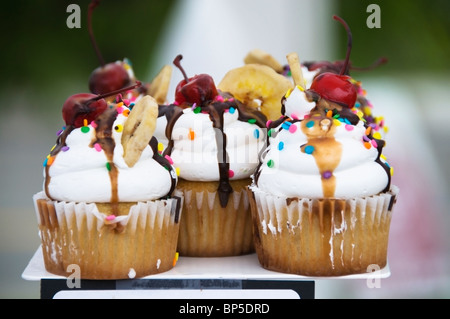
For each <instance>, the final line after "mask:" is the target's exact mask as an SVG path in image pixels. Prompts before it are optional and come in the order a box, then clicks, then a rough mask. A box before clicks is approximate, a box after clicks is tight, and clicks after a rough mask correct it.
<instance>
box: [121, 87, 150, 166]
mask: <svg viewBox="0 0 450 319" xmlns="http://www.w3.org/2000/svg"><path fill="white" fill-rule="evenodd" d="M157 118H158V103H157V102H156V100H155V99H154V98H153V97H151V96H149V95H146V96H144V97H143V98H142V99H140V100H139V101H138V102H137V103H136V105H135V106H134V107H133V109H132V110H131V112H130V115H129V116H128V118H127V120H126V121H125V124H124V126H123V133H122V141H121V142H122V146H123V152H124V153H123V158H124V160H125V163H126V164H127V165H128V166H129V167H133V166H134V164H136V162H137V161H138V160H139V158H140V157H141V153H142V151H143V150H144V148H145V147H146V146H147V145H148V143H149V142H150V139H151V138H152V136H153V133H154V132H155V128H156V120H157Z"/></svg>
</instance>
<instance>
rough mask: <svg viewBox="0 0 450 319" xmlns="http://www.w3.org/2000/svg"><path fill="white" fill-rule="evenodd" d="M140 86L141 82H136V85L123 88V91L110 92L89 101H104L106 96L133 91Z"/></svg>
mask: <svg viewBox="0 0 450 319" xmlns="http://www.w3.org/2000/svg"><path fill="white" fill-rule="evenodd" d="M141 85H142V83H141V81H136V84H134V85H132V86H128V87H125V88H123V89H119V90H115V91H111V92H108V93H105V94H101V95H97V96H96V97H93V98H92V99H90V101H98V100H101V99H104V98H105V97H108V96H111V95H116V94H120V93H122V92H126V91H130V90H134V89H136V88H138V87H140V86H141Z"/></svg>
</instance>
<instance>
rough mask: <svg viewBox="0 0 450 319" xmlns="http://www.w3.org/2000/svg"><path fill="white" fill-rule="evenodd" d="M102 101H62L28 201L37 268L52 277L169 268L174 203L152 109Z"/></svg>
mask: <svg viewBox="0 0 450 319" xmlns="http://www.w3.org/2000/svg"><path fill="white" fill-rule="evenodd" d="M138 85H140V83H138V84H137V85H136V86H133V87H130V88H125V89H123V90H124V91H126V90H129V89H134V88H136V87H137V86H138ZM117 93H118V92H117V91H116V92H112V93H109V94H107V96H111V95H116V94H117ZM107 96H106V95H94V94H77V95H73V96H71V97H69V98H68V99H67V101H66V102H65V103H64V106H63V112H62V114H63V119H64V121H65V126H64V127H63V129H62V130H61V131H60V132H59V133H58V139H57V142H56V145H55V146H54V147H53V148H52V149H51V151H50V154H49V155H48V156H47V158H46V159H45V161H44V177H45V180H44V185H43V191H41V192H39V193H37V194H35V195H34V197H33V200H34V203H35V208H36V213H37V219H38V225H39V232H40V237H41V241H42V252H43V256H44V264H45V269H46V270H47V271H48V272H50V273H53V274H56V275H61V276H68V275H69V274H71V272H68V267H69V266H70V265H77V266H78V267H79V269H80V275H81V278H82V279H128V278H135V277H136V278H137V277H143V276H147V275H151V274H156V273H161V272H164V271H167V270H169V269H171V268H172V267H173V265H174V258H175V256H176V245H177V240H178V231H179V221H180V213H181V206H182V198H181V197H180V196H177V194H176V193H175V192H174V190H175V186H176V182H177V176H176V173H175V169H174V167H173V166H172V165H171V164H170V161H169V159H168V158H164V157H162V156H160V154H159V153H158V150H157V145H158V142H157V140H156V138H155V137H152V134H153V133H152V132H153V131H154V127H155V125H156V117H157V108H158V104H157V103H156V101H155V100H154V99H153V98H152V97H150V96H144V97H142V98H139V99H138V100H137V102H136V103H131V104H128V102H127V101H123V100H121V99H120V96H119V99H118V100H115V101H114V102H112V103H110V102H107V101H106V100H105V98H106V97H107ZM71 269H72V268H71Z"/></svg>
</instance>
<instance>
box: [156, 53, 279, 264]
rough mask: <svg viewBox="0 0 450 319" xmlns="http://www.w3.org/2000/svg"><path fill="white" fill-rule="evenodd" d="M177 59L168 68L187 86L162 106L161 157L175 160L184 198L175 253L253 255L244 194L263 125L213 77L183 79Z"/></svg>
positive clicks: (262, 139) (262, 137)
mask: <svg viewBox="0 0 450 319" xmlns="http://www.w3.org/2000/svg"><path fill="white" fill-rule="evenodd" d="M181 59H182V56H181V55H180V56H178V57H177V58H176V59H175V61H174V64H175V65H176V66H177V67H178V68H179V69H180V70H181V71H182V73H183V74H184V77H185V79H184V80H182V81H181V82H180V83H179V84H178V86H177V88H176V92H175V103H173V104H170V105H160V116H161V117H164V118H165V119H166V120H167V125H166V127H165V135H166V137H167V141H168V142H167V143H168V145H167V148H166V149H165V151H164V153H163V155H164V156H166V155H169V156H170V157H171V159H172V160H173V163H174V166H175V167H176V168H177V170H178V172H179V181H178V184H177V190H179V191H180V192H182V194H183V197H184V206H183V219H182V220H181V222H180V235H179V240H178V252H179V253H180V255H181V256H195V257H222V256H237V255H242V254H248V253H252V252H254V246H253V235H252V220H251V214H250V207H249V202H248V197H247V187H248V186H249V185H250V184H251V179H250V176H251V175H252V174H253V173H254V171H255V169H256V167H257V165H258V163H259V159H258V158H259V154H260V152H261V151H262V150H263V149H264V148H265V140H266V139H265V135H266V131H265V125H266V120H267V119H266V117H265V115H264V114H263V113H261V112H260V111H258V110H257V108H254V107H249V106H247V105H245V104H243V103H241V102H240V101H239V100H238V99H236V98H235V97H234V96H233V95H232V94H230V93H229V92H225V91H221V90H219V89H217V88H216V85H215V83H214V80H213V79H212V77H211V76H209V75H207V74H199V75H196V76H194V77H191V78H188V77H187V76H186V73H185V71H184V70H183V68H182V67H181V65H180V60H181ZM270 71H271V72H273V73H275V72H274V71H272V70H270ZM235 75H236V76H237V75H238V74H235ZM233 76H234V75H233ZM274 82H275V81H274ZM281 97H282V95H281V96H280V100H281Z"/></svg>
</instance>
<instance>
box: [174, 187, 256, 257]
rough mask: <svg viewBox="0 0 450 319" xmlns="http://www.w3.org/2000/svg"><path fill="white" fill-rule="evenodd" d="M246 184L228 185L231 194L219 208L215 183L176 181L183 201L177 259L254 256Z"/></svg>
mask: <svg viewBox="0 0 450 319" xmlns="http://www.w3.org/2000/svg"><path fill="white" fill-rule="evenodd" d="M249 183H250V180H249V179H246V180H238V181H231V186H232V188H233V193H232V194H231V195H230V196H229V199H228V204H227V206H226V207H222V206H221V204H220V199H219V194H218V192H217V188H218V185H219V183H218V182H190V181H186V180H183V179H180V180H179V181H178V185H177V190H178V191H180V192H182V194H183V198H184V206H183V218H182V220H181V223H180V236H179V239H178V251H179V253H180V256H190V257H225V256H239V255H243V254H248V253H252V252H254V246H253V236H252V218H251V212H250V206H249V202H248V194H247V191H246V189H247V186H248V185H249Z"/></svg>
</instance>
